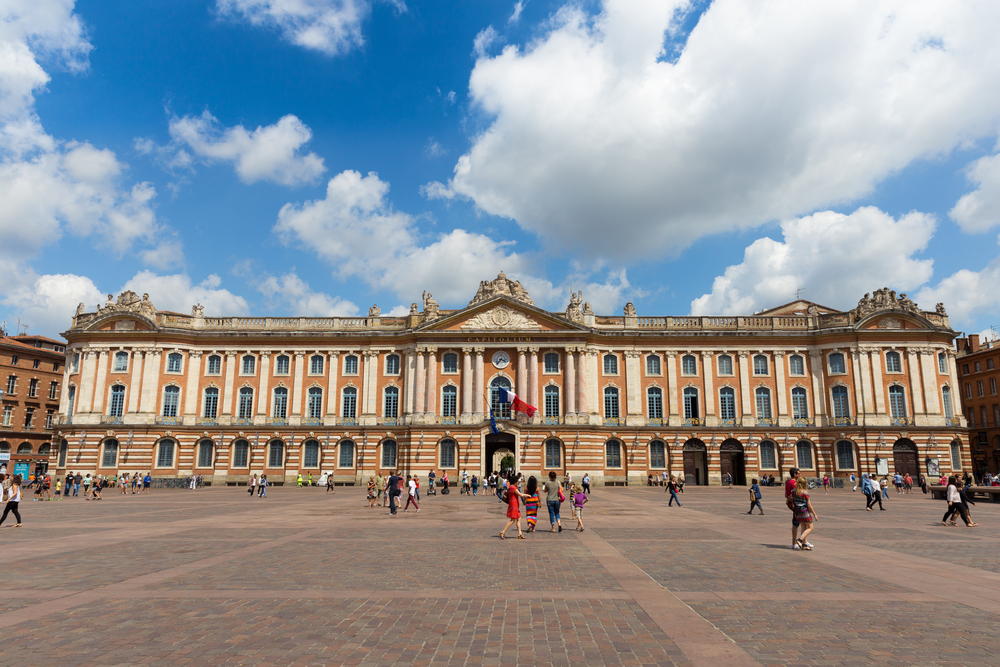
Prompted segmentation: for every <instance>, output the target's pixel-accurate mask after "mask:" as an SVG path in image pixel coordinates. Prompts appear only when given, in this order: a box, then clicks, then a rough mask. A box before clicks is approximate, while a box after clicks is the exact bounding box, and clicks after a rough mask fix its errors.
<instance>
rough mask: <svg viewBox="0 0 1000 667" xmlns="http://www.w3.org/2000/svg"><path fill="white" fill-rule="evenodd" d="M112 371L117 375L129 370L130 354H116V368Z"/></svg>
mask: <svg viewBox="0 0 1000 667" xmlns="http://www.w3.org/2000/svg"><path fill="white" fill-rule="evenodd" d="M112 370H114V372H116V373H124V372H125V371H127V370H128V352H115V366H114V368H113V369H112Z"/></svg>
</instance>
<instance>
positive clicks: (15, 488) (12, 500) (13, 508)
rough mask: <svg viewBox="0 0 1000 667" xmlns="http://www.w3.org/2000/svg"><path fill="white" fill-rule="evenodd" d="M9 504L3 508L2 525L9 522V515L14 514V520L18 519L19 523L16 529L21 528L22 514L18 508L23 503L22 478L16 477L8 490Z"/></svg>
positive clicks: (0, 517) (0, 521) (0, 520)
mask: <svg viewBox="0 0 1000 667" xmlns="http://www.w3.org/2000/svg"><path fill="white" fill-rule="evenodd" d="M6 495H7V504H6V505H5V506H4V508H3V516H0V525H3V522H4V521H6V520H7V515H8V514H10V513H13V514H14V518H15V519H17V523H15V524H14V527H15V528H20V527H21V513H20V512H18V511H17V506H18V504H19V503H20V502H21V476H20V475H14V480H13V482H12V483H11V485H10V488H9V489H7V494H6Z"/></svg>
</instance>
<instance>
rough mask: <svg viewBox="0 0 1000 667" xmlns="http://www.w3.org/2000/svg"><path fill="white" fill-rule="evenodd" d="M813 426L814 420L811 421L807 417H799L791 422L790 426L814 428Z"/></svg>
mask: <svg viewBox="0 0 1000 667" xmlns="http://www.w3.org/2000/svg"><path fill="white" fill-rule="evenodd" d="M815 425H816V420H814V419H811V418H809V417H799V418H798V419H793V420H792V426H797V427H801V426H815Z"/></svg>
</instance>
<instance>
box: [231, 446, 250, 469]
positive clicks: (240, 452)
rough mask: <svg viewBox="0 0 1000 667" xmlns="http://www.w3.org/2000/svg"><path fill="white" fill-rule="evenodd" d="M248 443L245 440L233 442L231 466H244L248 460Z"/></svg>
mask: <svg viewBox="0 0 1000 667" xmlns="http://www.w3.org/2000/svg"><path fill="white" fill-rule="evenodd" d="M249 454H250V443H249V442H247V441H246V440H237V441H236V442H234V443H233V467H234V468H246V467H247V465H248V463H249V461H250V456H249Z"/></svg>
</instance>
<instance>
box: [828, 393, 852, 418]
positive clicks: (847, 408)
mask: <svg viewBox="0 0 1000 667" xmlns="http://www.w3.org/2000/svg"><path fill="white" fill-rule="evenodd" d="M832 394H833V416H834V417H835V418H837V419H845V418H849V417H850V416H851V405H850V402H849V401H848V400H847V387H841V386H837V387H834V388H833V391H832Z"/></svg>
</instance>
